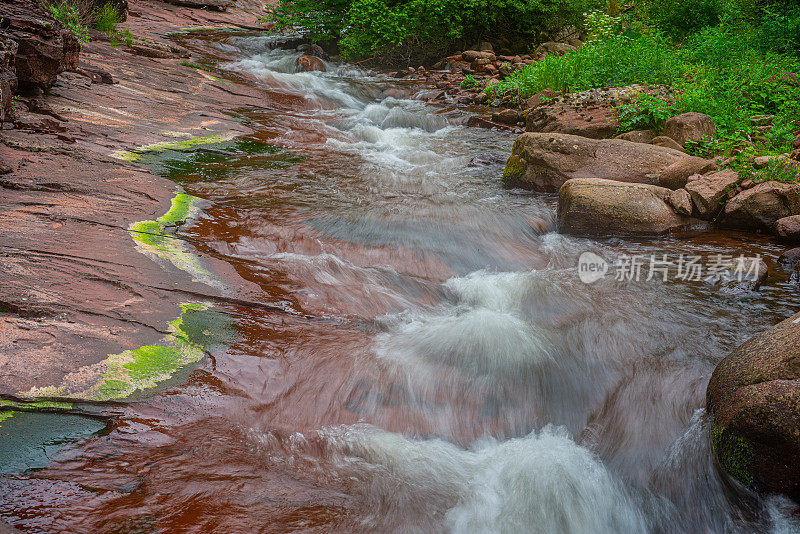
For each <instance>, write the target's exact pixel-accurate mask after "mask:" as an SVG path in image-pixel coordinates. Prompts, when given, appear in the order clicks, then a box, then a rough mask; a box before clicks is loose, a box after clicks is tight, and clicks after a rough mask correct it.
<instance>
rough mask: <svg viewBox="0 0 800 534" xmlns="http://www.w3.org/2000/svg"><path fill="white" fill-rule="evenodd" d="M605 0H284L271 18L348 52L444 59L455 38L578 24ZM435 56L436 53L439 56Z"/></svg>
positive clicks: (527, 34)
mask: <svg viewBox="0 0 800 534" xmlns="http://www.w3.org/2000/svg"><path fill="white" fill-rule="evenodd" d="M599 3H601V0H321V1H319V0H280V1H279V2H278V3H277V4H276V5H274V6H273V7H271V8H268V15H267V17H266V20H267V21H270V22H273V23H275V25H276V27H277V28H278V29H281V28H283V29H291V30H298V31H301V32H302V33H304V34H307V35H308V36H309V37H311V38H312V39H314V40H317V41H334V42H336V43H337V44H339V45H340V47H341V49H342V52H343V53H344V54H345V56H346V57H349V58H356V57H369V56H377V57H378V58H381V59H384V60H386V61H389V62H391V61H395V62H396V61H406V62H408V61H411V59H412V58H415V59H422V60H426V59H433V58H436V59H439V58H441V55H442V54H444V53H446V51H447V50H449V49H452V48H453V47H454V46H456V44H457V43H461V44H462V45H465V46H466V45H468V44H472V43H473V42H475V41H477V40H478V39H481V38H484V37H485V36H487V35H493V36H503V37H504V38H505V39H506V40H508V41H511V42H513V41H515V40H518V39H520V38H525V39H528V40H535V39H536V38H538V36H539V34H540V33H541V32H543V31H550V32H557V31H558V30H560V29H561V28H563V27H565V26H566V25H569V24H580V23H581V22H582V17H583V13H584V12H585V11H586V10H588V9H589V8H591V7H594V6H596V5H598V4H599ZM436 56H438V57H436Z"/></svg>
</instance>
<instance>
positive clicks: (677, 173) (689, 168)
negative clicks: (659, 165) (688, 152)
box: [658, 156, 719, 189]
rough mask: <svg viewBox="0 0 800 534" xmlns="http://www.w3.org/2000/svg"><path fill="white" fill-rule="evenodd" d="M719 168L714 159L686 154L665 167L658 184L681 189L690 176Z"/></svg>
mask: <svg viewBox="0 0 800 534" xmlns="http://www.w3.org/2000/svg"><path fill="white" fill-rule="evenodd" d="M718 168H719V167H717V165H716V163H714V162H713V161H710V160H707V159H703V158H698V157H696V156H685V157H683V158H681V159H679V160H678V161H676V162H675V163H673V164H672V165H670V166H669V167H667V168H666V169H664V171H663V172H662V173H661V174H660V175H659V178H658V185H660V186H661V187H666V188H668V189H680V188H681V187H684V186H686V184H687V183H688V182H689V178H690V177H692V176H695V175H703V174H706V173H709V172H711V171H716V170H717V169H718Z"/></svg>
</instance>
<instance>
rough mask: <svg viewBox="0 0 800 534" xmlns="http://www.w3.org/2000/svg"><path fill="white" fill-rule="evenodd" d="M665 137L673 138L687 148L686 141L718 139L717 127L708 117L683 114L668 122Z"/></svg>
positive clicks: (697, 114)
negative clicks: (707, 138) (706, 138)
mask: <svg viewBox="0 0 800 534" xmlns="http://www.w3.org/2000/svg"><path fill="white" fill-rule="evenodd" d="M663 135H665V136H666V137H671V138H672V139H674V140H675V141H676V142H677V143H678V144H679V145H681V146H686V141H700V140H701V139H703V138H704V137H716V135H717V126H716V124H714V121H713V120H712V119H711V117H709V116H708V115H703V114H702V113H683V114H682V115H677V116H675V117H672V118H671V119H669V120H668V121H667V124H666V125H665V126H664V132H663Z"/></svg>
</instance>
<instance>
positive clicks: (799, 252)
mask: <svg viewBox="0 0 800 534" xmlns="http://www.w3.org/2000/svg"><path fill="white" fill-rule="evenodd" d="M798 261H800V247H799V248H793V249H789V250H787V251H786V252H784V253H783V254H781V255H780V256H779V257H778V263H780V264H781V265H788V266H789V267H794V266H795V265H797V262H798Z"/></svg>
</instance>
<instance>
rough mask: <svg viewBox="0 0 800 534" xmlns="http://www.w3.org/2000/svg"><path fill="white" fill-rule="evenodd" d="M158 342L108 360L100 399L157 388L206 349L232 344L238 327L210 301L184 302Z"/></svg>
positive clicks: (99, 386) (100, 390) (99, 392)
mask: <svg viewBox="0 0 800 534" xmlns="http://www.w3.org/2000/svg"><path fill="white" fill-rule="evenodd" d="M168 330H169V332H170V333H169V334H168V335H167V336H165V337H164V339H162V342H161V344H159V345H145V346H142V347H139V348H137V349H133V350H127V351H125V352H122V353H120V354H112V355H111V356H109V357H108V359H107V360H106V366H107V367H108V371H107V372H106V373H105V374H104V375H103V381H102V382H101V383H100V384H99V385H98V387H97V398H98V399H101V400H102V399H119V398H124V397H128V396H130V395H131V394H132V393H134V392H135V391H139V390H145V389H149V388H152V387H154V386H155V385H157V384H158V383H160V382H164V381H166V380H168V379H169V378H171V377H172V376H173V375H174V374H175V373H176V372H177V371H178V370H179V369H181V368H182V367H185V366H187V365H189V364H192V363H195V362H198V361H200V360H201V359H203V357H204V356H205V353H206V350H209V349H213V348H215V347H216V346H220V345H222V344H227V343H230V342H231V341H232V340H233V338H234V337H235V330H234V328H233V323H232V321H231V319H230V317H229V316H228V315H226V314H224V313H221V312H218V311H215V310H213V309H212V308H211V305H210V304H205V303H202V304H196V303H195V304H182V305H181V315H180V317H178V318H177V319H175V320H174V321H172V322H171V323H169V328H168Z"/></svg>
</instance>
